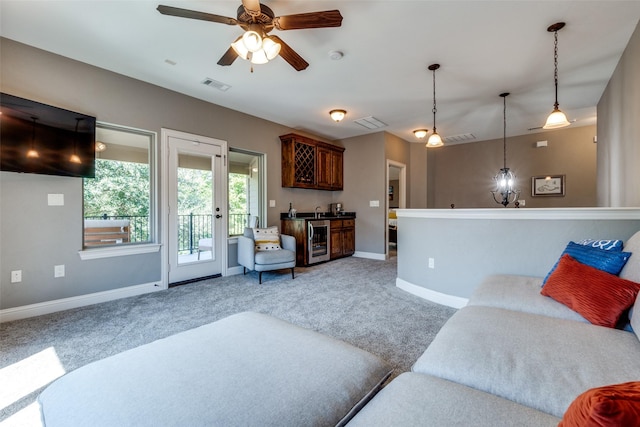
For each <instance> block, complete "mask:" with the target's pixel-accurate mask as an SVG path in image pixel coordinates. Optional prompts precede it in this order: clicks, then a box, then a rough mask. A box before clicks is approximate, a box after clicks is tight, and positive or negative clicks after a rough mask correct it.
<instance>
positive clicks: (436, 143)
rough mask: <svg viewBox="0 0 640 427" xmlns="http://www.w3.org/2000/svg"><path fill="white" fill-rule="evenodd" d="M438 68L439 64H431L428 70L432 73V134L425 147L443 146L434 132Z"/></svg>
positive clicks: (440, 139)
mask: <svg viewBox="0 0 640 427" xmlns="http://www.w3.org/2000/svg"><path fill="white" fill-rule="evenodd" d="M438 68H440V64H431V65H429V70H431V71H433V110H432V111H433V133H432V134H431V136H430V137H429V140H428V141H427V145H426V146H427V147H429V148H431V147H442V145H444V144H443V143H442V138H440V135H438V132H437V131H436V112H437V111H438V109H437V108H436V70H437V69H438Z"/></svg>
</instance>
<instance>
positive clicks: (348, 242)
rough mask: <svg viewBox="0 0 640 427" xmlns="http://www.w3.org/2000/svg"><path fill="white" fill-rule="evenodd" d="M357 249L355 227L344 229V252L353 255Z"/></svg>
mask: <svg viewBox="0 0 640 427" xmlns="http://www.w3.org/2000/svg"><path fill="white" fill-rule="evenodd" d="M355 251H356V229H355V227H349V228H343V229H342V254H343V255H353V254H354V253H355Z"/></svg>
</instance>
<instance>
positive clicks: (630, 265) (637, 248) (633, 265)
mask: <svg viewBox="0 0 640 427" xmlns="http://www.w3.org/2000/svg"><path fill="white" fill-rule="evenodd" d="M624 251H625V252H631V253H632V254H636V255H635V258H634V257H632V259H631V260H630V261H629V262H627V264H626V265H625V266H624V268H623V269H622V271H621V272H620V277H622V278H623V279H627V280H631V281H633V282H638V283H640V231H638V232H637V233H636V234H634V235H633V236H631V238H629V240H627V242H626V243H625V244H624Z"/></svg>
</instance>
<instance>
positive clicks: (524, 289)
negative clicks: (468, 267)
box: [467, 274, 589, 323]
mask: <svg viewBox="0 0 640 427" xmlns="http://www.w3.org/2000/svg"><path fill="white" fill-rule="evenodd" d="M541 284H542V278H540V277H527V276H515V275H508V274H496V275H492V276H488V277H487V278H485V279H484V280H483V281H482V283H481V284H480V286H478V287H477V288H476V290H475V291H474V292H473V294H472V295H471V297H470V298H469V302H468V303H467V305H481V306H486V307H497V308H505V309H507V310H516V311H522V312H525V313H533V314H540V315H543V316H550V317H557V318H559V319H569V320H577V321H579V322H585V323H588V322H589V321H588V320H587V319H585V318H584V317H582V316H581V315H580V314H578V313H577V312H575V311H574V310H572V309H570V308H569V307H567V306H566V305H564V304H561V303H559V302H558V301H555V300H554V299H552V298H549V297H546V296H544V295H541V294H540V285H541Z"/></svg>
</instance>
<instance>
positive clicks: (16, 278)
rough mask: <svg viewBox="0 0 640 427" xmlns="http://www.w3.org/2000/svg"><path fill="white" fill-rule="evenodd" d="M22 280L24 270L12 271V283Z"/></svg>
mask: <svg viewBox="0 0 640 427" xmlns="http://www.w3.org/2000/svg"><path fill="white" fill-rule="evenodd" d="M20 282H22V270H13V271H12V272H11V283H20Z"/></svg>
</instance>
